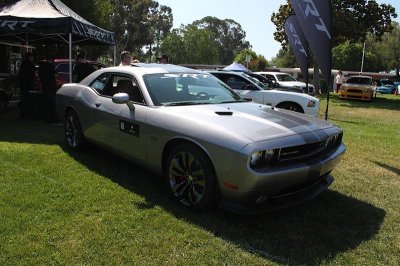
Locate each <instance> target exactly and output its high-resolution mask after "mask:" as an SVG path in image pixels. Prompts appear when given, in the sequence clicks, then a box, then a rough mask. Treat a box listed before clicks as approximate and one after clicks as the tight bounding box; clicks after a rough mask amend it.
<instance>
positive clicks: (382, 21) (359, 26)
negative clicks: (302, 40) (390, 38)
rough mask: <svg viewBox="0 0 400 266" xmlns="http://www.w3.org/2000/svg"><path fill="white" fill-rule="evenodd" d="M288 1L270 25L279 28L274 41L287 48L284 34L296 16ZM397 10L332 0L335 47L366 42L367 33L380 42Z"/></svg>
mask: <svg viewBox="0 0 400 266" xmlns="http://www.w3.org/2000/svg"><path fill="white" fill-rule="evenodd" d="M293 13H294V11H293V8H292V6H291V4H290V1H289V0H286V4H284V5H281V6H280V7H279V11H278V12H277V13H275V12H274V13H272V16H271V21H272V22H273V23H274V24H275V26H276V32H275V33H274V38H275V40H277V41H278V42H280V43H281V44H282V46H283V47H284V48H285V49H286V48H287V44H288V42H287V37H286V34H285V32H284V24H285V20H286V18H287V17H288V16H290V15H291V14H293ZM396 17H397V14H396V11H395V8H394V7H393V6H391V5H387V4H381V5H378V4H377V3H376V1H375V0H332V20H333V24H332V33H333V36H334V37H333V46H336V45H338V44H341V43H344V42H346V41H347V40H350V41H360V40H364V39H365V38H366V36H367V34H368V33H372V34H373V35H374V36H376V37H377V38H380V37H382V36H383V34H384V33H385V32H391V31H392V29H393V25H392V24H391V22H392V18H396Z"/></svg>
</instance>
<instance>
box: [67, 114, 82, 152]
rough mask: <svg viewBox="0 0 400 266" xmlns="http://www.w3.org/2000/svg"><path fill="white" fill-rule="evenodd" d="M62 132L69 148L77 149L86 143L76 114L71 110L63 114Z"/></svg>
mask: <svg viewBox="0 0 400 266" xmlns="http://www.w3.org/2000/svg"><path fill="white" fill-rule="evenodd" d="M64 133H65V141H66V143H67V145H68V147H70V148H71V149H73V150H75V151H79V150H81V149H82V148H83V147H84V146H85V145H86V139H85V136H84V135H83V131H82V127H81V124H80V122H79V118H78V115H77V114H76V113H75V111H73V110H68V111H67V113H66V114H65V122H64Z"/></svg>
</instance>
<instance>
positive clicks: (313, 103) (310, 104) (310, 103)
mask: <svg viewBox="0 0 400 266" xmlns="http://www.w3.org/2000/svg"><path fill="white" fill-rule="evenodd" d="M316 105H317V103H316V101H313V100H311V101H309V102H308V104H307V107H315V106H316Z"/></svg>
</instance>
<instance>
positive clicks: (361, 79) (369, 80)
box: [346, 77, 372, 85]
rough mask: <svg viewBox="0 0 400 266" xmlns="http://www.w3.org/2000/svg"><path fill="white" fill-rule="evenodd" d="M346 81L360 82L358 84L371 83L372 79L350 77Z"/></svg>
mask: <svg viewBox="0 0 400 266" xmlns="http://www.w3.org/2000/svg"><path fill="white" fill-rule="evenodd" d="M346 83H350V84H360V85H372V79H370V78H364V77H350V78H349V79H348V80H347V81H346Z"/></svg>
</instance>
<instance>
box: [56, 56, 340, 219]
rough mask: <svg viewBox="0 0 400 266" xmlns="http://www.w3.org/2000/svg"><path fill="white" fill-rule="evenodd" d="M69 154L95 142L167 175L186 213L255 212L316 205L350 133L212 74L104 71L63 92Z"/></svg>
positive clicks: (153, 68) (165, 69)
mask: <svg viewBox="0 0 400 266" xmlns="http://www.w3.org/2000/svg"><path fill="white" fill-rule="evenodd" d="M56 108H57V113H58V116H59V118H60V119H61V121H63V123H64V128H65V139H66V143H67V145H68V146H69V147H70V148H71V149H74V150H79V149H80V148H82V146H83V145H84V144H85V142H86V141H88V142H91V143H95V144H98V145H100V146H102V147H104V148H105V149H107V150H109V151H112V152H115V153H117V154H119V155H121V156H123V157H126V158H128V159H131V160H133V161H136V162H137V163H139V164H142V165H144V166H146V167H148V168H149V169H152V170H153V171H155V172H156V173H159V174H163V175H164V177H165V179H166V185H167V186H168V187H169V190H170V192H171V195H172V197H173V198H174V199H175V200H176V201H177V202H178V203H180V204H181V205H182V206H185V207H188V208H192V209H197V210H204V209H206V208H207V207H209V206H212V205H214V204H215V203H217V204H218V205H219V206H220V207H222V208H226V209H229V210H232V211H236V212H247V213H254V212H259V211H265V210H272V209H276V208H281V207H284V206H288V205H292V204H296V203H299V202H302V201H304V200H309V199H311V198H314V197H315V196H317V195H318V194H320V193H322V192H323V191H325V190H326V189H327V188H328V187H329V185H330V184H331V183H332V181H333V177H332V176H331V175H330V173H331V171H332V169H333V168H334V167H335V166H336V165H337V164H338V163H339V160H340V158H341V156H342V155H343V153H344V152H345V146H344V144H343V143H342V130H341V129H340V128H339V127H337V126H335V125H333V124H331V123H329V122H326V121H323V120H320V119H318V118H315V117H311V116H307V115H303V114H300V113H295V112H290V111H287V110H282V109H278V108H271V107H269V106H266V105H261V104H256V103H253V102H248V101H245V100H244V99H242V98H241V97H240V96H239V95H237V94H236V93H235V92H234V91H233V90H231V89H229V88H228V87H227V86H226V85H225V84H224V83H223V82H221V81H220V80H218V79H217V78H215V77H214V76H212V75H210V74H209V73H206V72H201V71H197V70H193V69H189V68H184V67H180V66H174V65H168V64H165V65H164V64H137V65H136V67H129V66H125V67H111V68H105V69H101V70H98V71H96V72H94V73H92V74H91V75H89V76H88V77H86V78H85V79H84V80H83V81H82V82H81V83H79V84H65V85H63V86H62V87H61V88H60V89H59V90H58V92H57V97H56Z"/></svg>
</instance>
